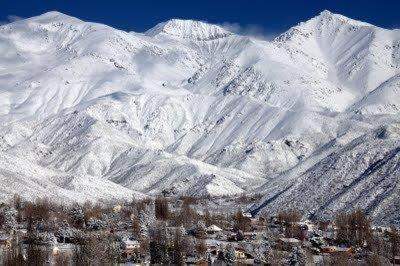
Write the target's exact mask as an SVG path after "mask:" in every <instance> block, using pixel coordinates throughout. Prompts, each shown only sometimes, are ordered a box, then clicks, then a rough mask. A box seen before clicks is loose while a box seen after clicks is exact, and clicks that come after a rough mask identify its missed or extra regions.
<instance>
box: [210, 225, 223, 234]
mask: <svg viewBox="0 0 400 266" xmlns="http://www.w3.org/2000/svg"><path fill="white" fill-rule="evenodd" d="M206 231H207V234H210V235H212V234H215V233H219V232H222V229H221V228H219V227H218V226H216V225H215V224H213V225H210V226H209V227H207V229H206Z"/></svg>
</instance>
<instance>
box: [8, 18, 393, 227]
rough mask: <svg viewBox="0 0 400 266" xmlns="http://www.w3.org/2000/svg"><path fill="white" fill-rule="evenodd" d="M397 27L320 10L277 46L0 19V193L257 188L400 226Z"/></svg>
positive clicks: (165, 28) (184, 26) (306, 206)
mask: <svg viewBox="0 0 400 266" xmlns="http://www.w3.org/2000/svg"><path fill="white" fill-rule="evenodd" d="M399 114H400V30H398V29H393V30H388V29H383V28H379V27H376V26H373V25H371V24H368V23H364V22H360V21H356V20H353V19H350V18H347V17H344V16H342V15H338V14H333V13H331V12H329V11H323V12H322V13H320V14H319V15H317V16H316V17H314V18H311V19H310V20H308V21H306V22H302V23H299V24H298V25H296V26H294V27H292V28H290V29H289V30H288V31H286V32H284V33H283V34H281V35H279V36H277V37H276V38H275V39H274V40H263V39H260V38H256V37H252V36H245V35H240V34H236V33H233V32H230V31H229V30H228V29H226V28H224V27H222V26H219V25H213V24H209V23H206V22H201V21H192V20H180V19H172V20H169V21H166V22H163V23H160V24H158V25H156V26H155V27H153V28H152V29H149V30H148V31H146V32H143V33H137V32H125V31H121V30H117V29H114V28H112V27H109V26H106V25H103V24H98V23H91V22H84V21H82V20H79V19H77V18H74V17H70V16H68V15H65V14H62V13H59V12H48V13H45V14H43V15H40V16H37V17H32V18H28V19H24V20H19V21H16V22H13V23H10V24H6V25H3V26H0V184H1V187H0V195H1V196H2V197H3V198H5V199H7V198H10V197H12V195H14V194H15V193H18V194H20V195H21V196H22V197H24V198H27V199H34V198H36V197H48V198H50V199H54V200H57V201H59V202H65V203H68V202H75V201H76V202H84V201H86V200H97V201H109V200H116V199H131V198H132V197H134V198H143V197H146V196H149V195H150V196H154V195H158V194H161V193H162V194H164V195H169V196H182V195H189V196H235V195H241V194H249V195H251V194H260V195H262V199H261V200H260V202H259V203H257V204H255V205H254V206H252V207H251V208H250V210H251V212H252V213H253V214H257V213H259V212H263V211H267V212H268V213H276V212H278V211H279V210H281V209H282V208H297V209H301V210H302V211H304V212H305V213H306V214H307V215H308V216H310V217H319V218H321V217H331V216H332V215H334V214H335V213H336V212H337V211H340V210H350V209H355V208H362V209H363V210H365V211H366V212H367V213H368V214H369V215H370V217H371V219H372V220H373V221H375V222H379V223H382V224H400V212H399V209H400V184H399V181H400V123H399V122H400V115H399Z"/></svg>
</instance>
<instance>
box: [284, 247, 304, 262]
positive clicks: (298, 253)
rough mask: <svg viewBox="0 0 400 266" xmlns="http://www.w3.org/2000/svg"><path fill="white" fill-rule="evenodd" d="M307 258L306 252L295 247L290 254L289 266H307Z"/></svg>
mask: <svg viewBox="0 0 400 266" xmlns="http://www.w3.org/2000/svg"><path fill="white" fill-rule="evenodd" d="M306 261H307V256H306V253H305V252H304V250H303V249H302V248H300V247H294V248H293V249H292V252H290V254H289V257H288V260H287V265H289V266H303V265H306Z"/></svg>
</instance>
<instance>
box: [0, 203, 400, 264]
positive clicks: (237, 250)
mask: <svg viewBox="0 0 400 266" xmlns="http://www.w3.org/2000/svg"><path fill="white" fill-rule="evenodd" d="M116 208H117V207H116ZM118 208H119V207H118ZM114 211H116V212H117V211H118V210H114ZM243 216H244V217H246V218H247V219H248V220H249V222H250V227H249V230H248V231H245V232H238V231H237V230H233V228H232V223H230V222H228V223H226V226H221V225H217V224H210V225H209V226H207V227H206V229H205V232H206V235H205V236H203V237H202V241H204V243H205V246H206V249H207V251H206V254H207V256H206V257H197V256H196V255H193V256H187V257H186V258H185V262H186V264H188V265H193V264H200V265H203V264H204V265H206V264H209V263H214V262H216V261H217V260H219V259H220V253H221V252H224V250H225V249H226V247H227V246H228V245H230V246H231V247H233V248H234V260H235V262H237V263H240V264H249V265H251V264H254V261H255V257H256V254H255V253H254V249H253V248H252V246H254V245H259V244H260V243H265V242H268V245H270V246H271V248H272V250H273V251H274V252H275V253H281V254H283V255H285V256H287V254H288V253H290V251H291V250H293V248H295V247H300V248H302V249H304V250H308V251H309V254H312V255H311V256H312V258H311V260H312V261H313V262H314V263H315V264H316V265H318V264H320V263H321V261H323V259H324V257H327V256H332V255H336V254H347V255H349V256H351V255H352V254H354V252H355V250H354V248H353V247H351V246H340V245H337V244H336V242H335V238H336V228H335V226H334V224H333V223H329V224H328V225H327V226H326V227H325V228H324V230H320V229H319V226H318V225H317V224H316V223H313V222H311V221H302V222H296V223H295V225H296V226H297V227H298V228H300V229H301V231H302V234H301V237H296V236H292V237H287V234H285V232H284V230H285V229H284V226H283V225H282V224H281V223H280V222H279V221H278V220H277V219H276V218H271V219H269V220H268V221H267V220H266V219H263V218H260V217H252V216H251V215H250V214H248V213H243ZM168 229H169V231H170V232H174V231H175V230H176V229H177V228H176V227H168ZM372 229H373V232H374V234H383V233H384V232H385V231H388V230H390V229H389V228H383V227H373V228H372ZM107 230H109V229H107ZM185 231H186V235H187V236H188V237H191V238H192V239H196V237H197V236H196V234H195V232H194V231H193V230H191V229H188V230H185ZM108 233H110V234H114V235H115V236H116V237H115V245H116V246H117V247H118V250H119V252H120V258H121V261H123V262H130V261H135V262H139V263H140V264H150V258H148V257H146V256H141V255H140V253H141V252H142V247H141V243H142V242H141V241H140V239H135V238H134V237H133V234H132V228H129V227H128V228H126V227H125V228H117V229H113V230H109V232H108ZM26 234H27V233H26V230H24V229H19V230H13V232H11V233H6V232H0V252H1V250H2V251H5V250H7V249H10V248H11V246H12V245H13V243H19V242H20V241H22V240H24V238H25V237H26ZM285 235H286V236H285ZM15 240H16V241H15ZM41 244H42V245H47V246H48V247H49V248H50V250H52V252H51V256H53V257H57V256H59V255H60V254H68V255H72V252H73V249H74V244H71V243H69V244H68V243H65V239H64V241H63V242H57V240H55V241H44V242H43V243H41ZM0 254H1V253H0ZM1 257H2V256H0V264H1V263H2V261H1ZM393 264H394V265H400V257H395V258H394V260H393Z"/></svg>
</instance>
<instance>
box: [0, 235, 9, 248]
mask: <svg viewBox="0 0 400 266" xmlns="http://www.w3.org/2000/svg"><path fill="white" fill-rule="evenodd" d="M10 247H11V236H8V235H0V248H10Z"/></svg>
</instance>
